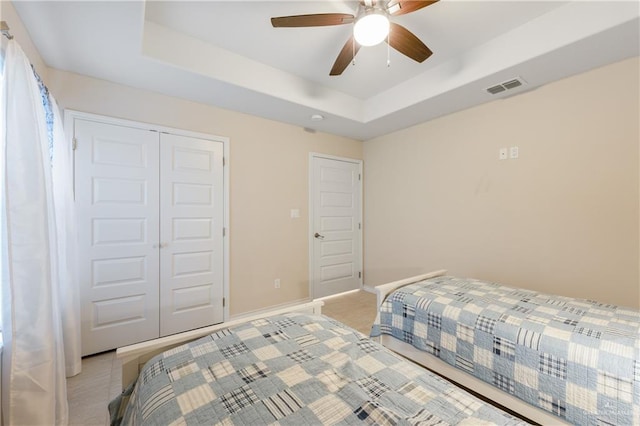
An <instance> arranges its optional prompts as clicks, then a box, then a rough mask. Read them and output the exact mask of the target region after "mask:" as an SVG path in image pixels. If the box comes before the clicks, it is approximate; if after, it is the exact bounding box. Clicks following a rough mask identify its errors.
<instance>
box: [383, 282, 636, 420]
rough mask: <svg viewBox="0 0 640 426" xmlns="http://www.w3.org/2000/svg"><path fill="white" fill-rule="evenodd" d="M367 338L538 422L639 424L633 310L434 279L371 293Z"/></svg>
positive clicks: (474, 283) (480, 284)
mask: <svg viewBox="0 0 640 426" xmlns="http://www.w3.org/2000/svg"><path fill="white" fill-rule="evenodd" d="M376 292H377V299H378V306H379V310H378V315H377V317H376V320H375V323H374V325H373V327H372V332H371V337H372V338H374V339H375V340H378V341H380V342H381V343H382V344H383V345H384V346H386V347H388V348H390V349H392V350H393V351H395V352H397V353H399V354H402V355H403V356H405V357H407V358H410V359H412V360H414V361H415V362H418V363H420V364H421V365H423V366H426V367H427V368H429V369H431V370H433V371H435V372H437V373H439V374H441V375H443V376H445V377H447V378H448V379H450V380H452V381H454V382H456V383H458V384H460V385H462V386H465V387H467V388H469V389H471V390H473V391H475V392H479V393H481V394H482V395H484V396H485V397H487V398H489V399H492V400H494V401H496V402H497V403H499V404H502V405H504V406H507V407H509V408H511V409H512V410H514V411H515V412H517V413H519V414H521V415H523V416H524V417H526V418H528V419H531V420H533V421H535V422H538V423H541V424H558V423H569V424H580V425H596V424H598V425H631V424H635V425H638V424H640V311H636V310H631V309H626V308H622V307H618V306H614V305H608V304H603V303H598V302H595V301H591V300H584V299H576V298H569V297H561V296H550V295H547V294H543V293H539V292H535V291H530V290H525V289H517V288H511V287H506V286H501V285H498V284H494V283H488V282H484V281H480V280H475V279H463V278H457V277H451V276H447V275H446V271H444V270H442V271H435V272H431V273H428V274H423V275H418V276H416V277H411V278H407V279H404V280H401V281H396V282H393V283H389V284H385V285H383V286H379V287H377V288H376Z"/></svg>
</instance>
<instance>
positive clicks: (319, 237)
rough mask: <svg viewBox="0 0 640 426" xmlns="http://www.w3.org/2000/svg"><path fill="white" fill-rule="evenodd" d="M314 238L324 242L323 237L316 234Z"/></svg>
mask: <svg viewBox="0 0 640 426" xmlns="http://www.w3.org/2000/svg"><path fill="white" fill-rule="evenodd" d="M314 237H316V238H317V239H319V240H324V235H320V234H318V233H317V232H316V234H315V235H314Z"/></svg>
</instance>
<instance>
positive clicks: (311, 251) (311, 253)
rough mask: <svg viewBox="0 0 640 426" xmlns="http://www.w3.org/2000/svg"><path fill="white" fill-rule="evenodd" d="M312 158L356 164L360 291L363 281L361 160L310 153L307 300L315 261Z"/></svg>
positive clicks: (311, 286) (311, 295) (311, 287)
mask: <svg viewBox="0 0 640 426" xmlns="http://www.w3.org/2000/svg"><path fill="white" fill-rule="evenodd" d="M314 158H325V159H329V160H337V161H344V162H347V163H353V164H357V165H358V173H359V174H360V181H359V182H360V209H359V210H360V211H359V212H358V214H359V215H360V223H361V224H362V226H361V229H360V233H359V234H358V235H359V241H358V244H359V246H360V250H359V253H360V256H359V259H358V262H359V263H360V272H361V274H360V289H362V283H363V280H364V273H363V272H364V271H362V269H363V267H364V263H363V248H364V247H363V238H362V235H363V231H364V229H363V228H364V223H363V222H364V218H363V215H362V212H363V210H362V208H363V202H362V201H363V200H362V198H363V182H364V179H363V177H362V160H358V159H355V158H347V157H338V156H335V155H329V154H321V153H318V152H310V153H309V163H308V168H309V194H308V198H309V224H308V232H307V238H308V240H307V241H308V244H309V298H313V295H314V292H313V284H314V282H313V281H314V279H313V271H314V264H313V262H314V259H315V253H314V244H313V242H314V240H313V236H312V235H311V234H312V232H313V229H314V223H313V220H314V205H313V194H314V190H315V185H314V179H313V159H314Z"/></svg>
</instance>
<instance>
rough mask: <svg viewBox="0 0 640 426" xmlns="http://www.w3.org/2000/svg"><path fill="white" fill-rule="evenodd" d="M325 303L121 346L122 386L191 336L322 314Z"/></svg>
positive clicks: (264, 312) (247, 317)
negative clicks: (297, 314)
mask: <svg viewBox="0 0 640 426" xmlns="http://www.w3.org/2000/svg"><path fill="white" fill-rule="evenodd" d="M323 305H324V302H323V301H321V300H314V301H311V302H307V303H302V304H299V305H292V306H288V307H285V308H280V309H275V310H271V311H263V312H260V313H254V314H250V315H246V316H242V317H238V318H236V319H233V320H231V321H227V322H224V323H221V324H216V325H212V326H209V327H203V328H198V329H196V330H191V331H186V332H184V333H178V334H173V335H171V336H166V337H161V338H159V339H154V340H149V341H146V342H141V343H136V344H134V345H129V346H124V347H122V348H118V349H117V350H116V358H119V359H121V360H122V389H123V390H124V389H126V388H127V387H128V386H129V385H130V384H131V383H133V381H134V380H136V378H137V377H138V374H139V373H140V370H141V369H142V367H143V366H144V365H145V364H146V363H147V361H149V360H150V359H151V358H153V357H154V356H156V355H157V354H159V353H162V352H164V351H167V350H169V349H171V348H175V347H176V346H180V345H182V344H184V343H187V342H190V341H192V340H196V339H199V338H200V337H203V336H207V335H209V334H211V333H214V332H216V331H218V330H222V329H225V328H229V327H234V326H236V325H239V324H243V323H246V322H250V321H255V320H257V319H260V318H265V317H269V316H273V315H281V314H286V313H289V312H302V313H311V314H320V313H321V312H322V306H323Z"/></svg>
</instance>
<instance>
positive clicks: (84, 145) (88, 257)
mask: <svg viewBox="0 0 640 426" xmlns="http://www.w3.org/2000/svg"><path fill="white" fill-rule="evenodd" d="M74 136H75V138H76V141H77V149H76V152H75V173H76V176H75V191H76V207H77V217H78V235H79V236H80V237H79V241H78V244H79V257H80V258H79V265H80V268H79V275H80V285H81V291H80V294H81V303H82V354H83V355H87V354H92V353H97V352H101V351H104V350H108V349H113V348H115V347H118V346H123V345H128V344H131V343H135V342H140V341H142V340H148V339H153V338H156V337H158V331H159V320H158V316H159V315H158V269H159V266H158V249H157V247H154V246H157V243H158V241H159V238H158V237H159V236H158V228H159V220H158V202H159V196H158V164H159V160H158V133H157V132H151V131H148V130H140V129H135V128H130V127H122V126H115V125H110V124H102V123H96V122H93V121H85V120H75V125H74Z"/></svg>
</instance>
